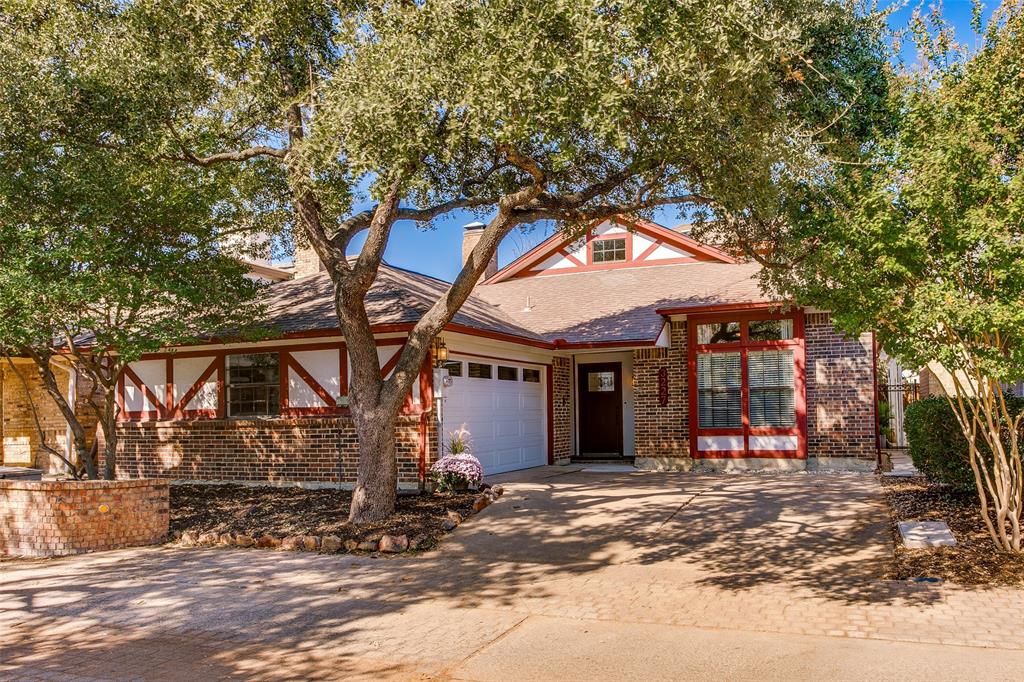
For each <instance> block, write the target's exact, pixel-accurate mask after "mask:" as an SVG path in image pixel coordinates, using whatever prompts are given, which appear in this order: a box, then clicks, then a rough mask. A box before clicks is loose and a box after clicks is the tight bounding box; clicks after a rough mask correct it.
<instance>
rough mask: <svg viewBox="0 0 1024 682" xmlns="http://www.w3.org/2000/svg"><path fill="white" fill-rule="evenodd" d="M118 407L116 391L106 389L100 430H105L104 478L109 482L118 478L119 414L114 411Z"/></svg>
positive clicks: (111, 388)
mask: <svg viewBox="0 0 1024 682" xmlns="http://www.w3.org/2000/svg"><path fill="white" fill-rule="evenodd" d="M116 405H117V402H116V396H115V389H114V388H113V387H110V388H104V391H103V410H102V412H101V413H100V428H101V429H102V430H103V477H104V478H106V479H107V480H108V481H113V480H115V479H116V478H117V414H116V413H115V411H114V410H115V407H116Z"/></svg>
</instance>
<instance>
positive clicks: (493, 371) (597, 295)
mask: <svg viewBox="0 0 1024 682" xmlns="http://www.w3.org/2000/svg"><path fill="white" fill-rule="evenodd" d="M478 232H479V226H476V225H471V226H468V227H467V230H466V237H465V239H466V240H467V243H470V242H472V241H473V240H474V239H478V238H479V234H478ZM464 250H465V249H464ZM296 262H297V264H298V265H299V266H300V267H299V268H298V270H299V272H298V273H297V275H298V276H296V278H295V279H293V280H291V281H287V282H282V283H280V284H277V285H274V286H273V287H272V288H271V290H270V291H271V293H270V295H269V297H268V310H269V313H268V320H267V322H268V324H269V325H272V326H273V327H274V328H275V329H276V330H277V331H278V332H279V336H278V337H277V338H276V339H274V340H271V341H263V342H259V343H254V344H249V345H242V344H234V345H231V346H220V345H216V344H211V345H208V346H202V347H191V348H182V349H167V351H166V352H164V353H159V354H154V355H151V356H145V357H143V358H142V359H141V360H140V361H138V362H136V363H132V364H131V365H130V366H129V369H128V370H127V371H126V373H125V376H124V378H123V380H122V382H121V389H120V392H119V396H120V408H121V420H122V421H121V425H120V430H119V435H120V444H119V455H118V457H119V460H118V472H119V474H120V475H122V476H125V477H133V478H134V477H143V476H153V477H156V476H159V477H166V478H171V479H177V480H229V481H242V482H246V483H258V482H270V483H281V484H294V483H302V484H311V485H343V486H348V485H351V484H352V482H353V479H354V476H355V470H356V461H357V443H356V437H355V433H354V429H353V427H352V423H351V420H350V417H349V416H348V408H347V405H348V402H347V401H348V397H347V390H348V386H347V383H348V382H347V378H346V377H347V376H348V372H349V370H348V368H347V362H348V359H347V350H346V347H345V343H344V339H342V338H340V337H339V336H338V333H337V320H336V318H335V317H334V309H333V288H332V285H331V282H330V278H329V277H328V276H327V273H325V272H322V271H320V268H319V267H318V264H317V262H316V261H315V258H313V257H312V256H311V255H310V253H308V252H302V253H300V254H299V256H298V257H297V259H296ZM757 272H758V269H757V266H756V265H753V264H750V263H742V262H738V261H736V260H735V259H734V258H732V257H731V256H730V255H729V254H726V253H723V252H721V251H718V250H717V249H715V248H713V247H709V246H706V245H703V244H700V243H698V242H695V241H694V240H692V239H691V238H689V236H688V235H687V234H686V233H685V232H682V231H679V230H668V229H667V228H663V227H661V226H657V225H654V224H652V223H645V222H642V221H630V220H625V219H623V220H613V221H606V222H605V223H601V224H600V225H596V226H594V227H593V228H592V229H591V231H590V232H589V233H588V235H587V236H586V237H585V238H583V239H582V240H578V241H575V242H571V241H567V240H565V239H564V238H563V237H562V236H561V235H558V234H556V235H555V236H553V237H551V238H550V239H548V240H547V241H545V242H543V243H542V244H540V245H538V246H537V247H535V248H534V249H533V250H532V251H530V252H528V253H527V254H525V255H524V256H522V257H520V258H518V259H517V260H516V261H514V262H512V263H510V264H508V265H506V266H505V267H504V268H500V269H497V268H495V269H493V270H492V271H491V272H489V273H488V276H487V278H486V279H485V281H484V282H482V283H481V284H480V285H478V287H477V289H476V290H475V291H474V294H473V295H472V296H471V297H470V299H469V300H468V301H467V303H466V304H465V305H464V306H463V308H462V309H461V310H460V312H459V313H458V315H456V317H455V318H454V319H453V320H452V323H451V324H450V325H449V326H448V328H447V329H446V330H445V332H444V333H443V338H444V341H445V342H446V343H447V348H449V349H450V350H451V354H450V357H449V358H448V359H447V360H446V361H444V362H440V361H438V362H437V363H430V362H428V363H427V364H425V366H424V368H423V371H422V375H421V377H420V381H419V382H417V384H416V386H415V388H414V391H413V394H412V395H410V397H409V402H408V405H407V409H406V410H405V411H404V413H403V416H402V417H401V420H400V425H399V429H398V443H397V444H396V445H397V457H398V463H399V483H400V485H401V486H402V487H410V488H411V487H415V486H418V485H422V484H423V483H424V480H425V477H426V474H427V472H428V470H429V467H430V466H431V464H432V463H433V462H434V460H435V459H436V458H437V456H438V453H439V452H441V451H442V450H443V447H444V444H443V443H442V441H443V440H444V439H445V438H447V435H446V434H447V433H448V432H450V431H452V430H454V429H455V428H458V427H459V426H460V425H462V424H466V425H467V427H468V428H469V429H470V431H471V433H472V434H473V438H474V446H475V448H476V449H475V450H474V452H475V453H477V454H478V456H480V458H481V460H482V461H483V462H484V466H485V470H486V471H487V472H489V473H500V472H503V471H510V470H514V469H517V468H525V467H528V466H537V465H540V464H565V463H568V462H570V461H573V460H576V459H584V460H585V459H587V458H598V459H602V460H608V459H621V460H623V461H626V462H630V463H634V464H635V466H637V467H638V468H644V469H667V470H683V471H688V470H691V469H713V470H720V469H735V468H774V469H784V470H794V469H843V470H850V469H854V470H864V469H871V468H873V467H874V466H875V463H876V461H877V457H878V440H877V425H876V424H877V415H876V398H875V395H874V392H875V382H874V376H875V363H876V352H875V351H876V349H875V348H874V342H873V337H872V335H871V334H865V335H862V336H861V337H859V338H855V339H849V338H844V337H843V336H842V335H840V334H838V333H837V332H836V331H835V329H834V328H833V327H832V324H831V321H830V319H829V316H828V314H827V313H823V312H821V311H815V310H808V309H802V308H799V307H793V306H788V305H786V304H785V303H783V302H779V301H773V300H772V299H771V298H770V297H767V296H766V295H765V294H764V293H763V292H762V290H761V288H760V285H759V283H758V280H757ZM374 287H375V288H373V289H371V291H370V293H369V295H368V301H372V305H368V312H369V313H370V315H371V322H372V324H373V325H374V328H375V332H376V333H377V337H378V356H379V358H380V363H381V369H382V373H383V375H384V376H387V375H388V374H389V372H390V371H391V370H392V368H393V367H394V363H395V362H397V358H398V355H399V354H400V353H401V352H402V348H403V346H404V343H405V340H404V334H405V332H406V331H407V330H408V329H409V328H411V327H412V325H413V324H414V323H415V321H416V320H417V319H418V318H419V316H420V315H422V313H423V312H424V311H425V310H426V309H427V308H429V306H430V305H431V304H432V303H433V301H434V300H436V298H437V297H439V296H442V295H444V292H445V291H446V289H447V283H444V282H440V281H439V280H434V279H432V278H429V277H426V276H423V275H419V274H417V273H412V272H409V271H405V270H400V269H398V268H393V267H391V266H382V268H381V271H380V275H379V277H378V281H377V282H376V283H375V284H374ZM716 330H718V332H721V333H718V332H716ZM713 332H715V333H713ZM709 334H710V336H709ZM432 359H436V358H432ZM238 363H241V364H238ZM261 363H263V364H261ZM268 363H269V364H268ZM432 364H437V365H438V366H437V367H436V368H435V367H432V366H431V365H432ZM261 367H262V369H261ZM262 374H266V376H262ZM240 377H241V378H240ZM5 385H6V386H8V387H9V385H10V381H9V380H8V381H6V382H5ZM3 390H4V391H5V393H4V395H5V399H4V406H3V407H4V409H5V410H6V413H5V414H4V416H3V418H2V420H0V421H2V423H4V424H5V429H6V431H5V440H4V442H5V451H4V459H5V461H7V460H8V459H9V458H12V457H16V456H17V455H16V454H12V453H17V445H15V446H14V447H12V448H8V447H7V446H6V443H8V440H9V438H11V437H13V436H14V434H15V433H16V432H17V431H19V430H24V427H23V423H22V422H19V421H18V420H19V419H21V420H23V414H22V413H23V410H19V409H18V408H17V399H16V398H13V397H10V396H8V393H9V392H10V391H9V389H8V388H5V389H3ZM12 395H13V394H12ZM239 396H243V397H241V398H240V397H239ZM246 396H247V397H246ZM253 396H257V397H253ZM12 409H14V410H15V411H16V412H17V413H18V415H17V416H11V414H12V412H11V411H12ZM261 410H262V412H261ZM8 434H10V435H8ZM54 435H57V434H56V432H55V434H54ZM26 437H29V436H26ZM10 442H12V443H15V441H10ZM18 442H20V441H18ZM30 449H31V448H30Z"/></svg>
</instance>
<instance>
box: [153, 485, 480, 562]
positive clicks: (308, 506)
mask: <svg viewBox="0 0 1024 682" xmlns="http://www.w3.org/2000/svg"><path fill="white" fill-rule="evenodd" d="M476 495H477V493H475V492H470V493H458V494H453V495H410V496H405V495H402V496H399V498H398V504H397V509H396V511H395V514H394V515H393V516H391V517H389V518H388V519H387V520H385V521H382V522H379V523H370V524H365V525H360V526H352V525H351V524H349V523H348V511H349V504H350V503H351V501H352V493H351V492H350V491H347V490H306V489H303V488H278V487H272V486H266V487H249V486H241V485H230V484H218V485H194V484H174V485H172V486H171V490H170V510H171V523H170V531H171V534H172V536H177V535H180V534H181V533H183V532H185V531H193V532H195V533H207V532H215V533H231V534H245V535H249V536H252V537H258V536H261V535H272V536H274V537H277V538H285V537H289V536H302V535H316V536H323V535H337V536H338V537H339V538H341V540H342V541H344V540H355V541H356V542H362V541H364V540H373V539H377V538H380V536H381V535H383V534H389V535H406V536H408V537H409V538H415V537H426V538H428V541H427V542H426V543H424V544H425V545H427V546H429V545H432V544H434V543H436V541H437V539H438V538H440V537H441V536H442V535H444V534H445V533H446V531H445V530H444V526H443V524H444V522H445V520H446V519H447V513H448V512H449V511H456V512H458V513H459V514H461V515H462V516H463V517H464V518H468V517H469V516H470V515H471V514H472V513H473V499H474V498H475V497H476ZM421 547H422V545H421Z"/></svg>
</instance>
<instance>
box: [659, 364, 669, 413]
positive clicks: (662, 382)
mask: <svg viewBox="0 0 1024 682" xmlns="http://www.w3.org/2000/svg"><path fill="white" fill-rule="evenodd" d="M658 405H660V406H661V407H668V368H667V367H662V368H661V369H659V370H658Z"/></svg>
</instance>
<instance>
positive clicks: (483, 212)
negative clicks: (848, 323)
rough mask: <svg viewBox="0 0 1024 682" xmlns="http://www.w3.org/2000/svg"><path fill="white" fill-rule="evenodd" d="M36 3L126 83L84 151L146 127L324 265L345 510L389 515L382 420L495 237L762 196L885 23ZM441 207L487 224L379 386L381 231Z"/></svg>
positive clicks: (352, 6) (850, 93)
mask: <svg viewBox="0 0 1024 682" xmlns="http://www.w3.org/2000/svg"><path fill="white" fill-rule="evenodd" d="M53 4H54V5H57V6H60V7H61V8H62V9H61V12H62V13H63V16H64V17H73V16H74V15H75V14H76V13H77V16H78V17H79V18H80V19H79V21H80V25H81V26H87V29H86V30H83V31H78V32H77V33H76V34H77V35H80V36H81V37H82V40H83V43H82V44H83V45H87V46H88V47H87V48H83V49H82V50H81V51H80V52H79V53H78V54H76V55H75V56H74V59H79V58H80V59H84V60H86V61H88V62H89V63H92V64H102V65H103V66H104V68H105V73H106V78H108V79H111V80H116V81H117V82H118V83H121V84H122V85H123V86H124V88H125V91H126V94H125V96H124V97H123V98H122V99H123V100H124V106H127V107H128V110H129V112H130V113H129V114H127V115H125V116H122V117H112V118H111V129H110V132H109V135H107V136H104V138H103V143H104V144H113V145H119V144H131V143H132V138H133V136H136V135H138V134H139V131H141V130H146V131H147V134H148V135H149V136H150V139H159V140H162V142H163V147H162V148H161V149H160V150H159V151H158V152H157V153H155V154H154V158H156V159H159V160H161V161H163V162H166V163H183V164H191V165H194V166H198V167H202V168H208V169H218V168H225V167H231V168H235V169H239V168H240V169H243V171H244V172H242V173H241V175H240V177H245V178H246V180H245V183H246V186H247V187H254V186H257V185H259V186H261V187H262V188H263V189H264V190H266V188H268V187H276V188H279V189H280V192H279V193H278V192H272V193H271V194H273V195H274V196H279V197H281V201H282V202H283V205H287V207H288V208H290V209H291V210H292V211H293V219H292V221H291V224H290V226H289V227H290V228H291V230H292V231H293V234H294V237H295V238H296V239H297V240H299V241H302V242H305V243H308V244H310V245H312V247H313V248H314V249H315V250H316V252H317V253H318V254H319V256H320V258H321V260H322V261H323V262H324V264H325V265H326V268H327V270H328V271H329V273H330V276H331V278H332V280H333V282H334V285H335V291H336V296H335V300H336V308H337V313H338V318H339V323H340V330H341V332H342V334H343V336H344V337H345V340H346V343H347V345H348V349H349V353H350V357H351V359H352V374H351V391H350V396H351V403H350V404H351V409H352V417H353V419H354V421H355V427H356V430H357V433H358V436H359V448H360V458H359V467H358V475H357V483H356V490H355V494H354V498H353V503H352V507H351V519H352V520H353V521H354V522H362V521H370V520H374V519H379V518H381V517H383V516H386V515H388V514H389V513H391V512H392V511H393V509H394V502H395V491H396V475H397V474H396V462H395V455H394V439H395V428H396V420H397V415H398V412H399V410H400V408H401V406H402V404H403V401H404V399H405V396H406V395H407V394H408V392H409V391H410V389H411V387H412V384H413V382H414V381H415V379H416V376H417V375H418V373H419V370H420V367H421V366H422V363H423V361H424V359H425V357H426V355H427V353H429V348H430V345H431V341H432V339H433V338H434V336H435V335H436V334H437V333H438V332H439V331H440V330H441V329H442V328H443V327H444V325H445V324H446V323H447V322H448V321H449V320H450V319H451V318H452V316H453V315H454V314H455V312H456V311H457V310H458V308H459V306H461V305H462V303H463V302H464V301H465V300H466V298H467V296H468V295H469V294H470V292H471V290H472V288H473V287H474V285H475V284H476V282H477V280H478V279H479V277H480V275H481V273H482V272H483V271H484V268H485V267H486V264H487V262H488V261H489V259H490V257H491V256H492V254H493V253H494V251H495V249H496V248H497V246H498V244H499V242H501V240H502V239H503V238H504V237H505V236H506V235H507V234H508V233H509V232H510V231H511V230H513V229H515V228H516V227H518V226H526V225H530V224H532V223H535V222H537V221H540V220H555V221H558V222H559V224H560V225H562V226H563V229H565V230H566V231H567V232H569V233H571V232H573V231H578V230H580V229H581V228H582V226H584V225H586V224H588V223H589V222H590V221H594V220H599V219H602V218H606V217H608V216H611V215H614V214H618V213H624V212H632V213H640V214H643V213H645V212H649V211H651V210H652V209H654V208H655V207H659V206H669V205H671V206H675V207H677V208H678V210H679V212H680V213H681V214H684V215H689V214H690V213H692V212H694V211H704V212H708V213H712V214H718V213H721V212H722V211H724V210H727V209H730V208H733V207H740V206H748V205H751V204H757V203H760V202H765V201H768V199H766V196H770V195H771V193H772V192H774V191H775V188H776V184H775V182H774V181H775V180H776V179H777V178H778V177H779V176H780V175H783V176H793V177H811V176H815V175H816V174H819V173H821V172H822V171H823V169H826V168H828V167H829V166H830V165H831V164H833V163H834V162H835V161H836V160H837V159H841V158H842V157H843V156H844V155H846V154H848V153H849V152H850V149H851V144H850V140H851V139H852V138H856V137H858V136H862V134H863V132H864V131H865V130H866V129H869V128H870V127H871V126H872V125H873V123H872V113H871V111H872V108H873V107H874V106H875V104H876V103H877V93H878V91H879V87H880V86H879V82H880V81H881V80H884V68H883V67H882V66H881V65H882V64H883V63H884V57H883V56H882V50H881V48H880V38H881V28H880V26H881V23H882V22H881V20H880V19H879V18H878V17H876V16H869V15H864V14H860V13H858V11H857V10H856V8H855V6H854V4H853V3H850V2H845V1H841V0H768V1H766V0H615V1H611V0H608V1H606V0H597V1H594V0H480V1H478V2H465V1H463V0H426V1H424V2H408V1H392V2H380V1H362V2H357V1H353V2H325V1H316V0H291V1H285V0H278V1H274V2H244V1H240V0H212V1H211V0H206V1H204V2H176V3H166V2H160V1H157V0H150V1H145V0H139V1H136V2H109V3H102V2H100V3H93V4H92V6H91V7H90V8H89V9H78V8H77V7H74V8H71V9H69V8H68V5H67V4H66V3H53ZM44 21H45V19H44ZM72 21H73V19H72ZM119 106H121V104H116V106H114V108H115V109H116V108H117V107H119ZM119 126H123V127H125V128H127V129H128V130H129V131H131V132H130V133H128V134H124V135H122V133H121V132H120V130H119ZM852 146H853V147H855V146H856V145H855V144H854V145H852ZM232 172H238V171H237V170H236V171H232ZM240 186H241V185H240ZM240 191H245V190H244V189H242V190H240ZM356 206H362V207H366V208H364V209H363V210H355V207H356ZM453 211H472V212H475V213H476V214H478V216H479V217H481V218H483V219H484V220H485V221H486V228H485V229H484V232H483V236H482V238H481V239H480V241H479V242H478V244H477V245H476V247H475V248H474V250H473V252H472V254H471V256H470V258H469V259H468V261H467V262H466V264H465V266H464V267H463V269H462V271H461V272H460V273H459V275H458V276H457V277H456V279H455V281H454V282H453V283H452V285H451V287H450V288H449V289H448V291H447V292H446V293H445V295H444V296H443V297H441V298H440V299H439V300H437V301H436V303H435V304H434V305H433V306H432V307H431V309H430V310H429V311H428V312H427V313H426V314H425V315H424V316H423V317H422V319H420V320H419V321H418V322H417V324H416V325H415V326H414V328H413V329H412V331H411V332H410V334H409V339H408V343H407V344H406V345H405V347H404V348H403V350H402V353H401V357H400V360H399V362H398V365H397V367H396V369H395V371H394V373H393V374H392V375H391V376H390V377H389V378H387V379H382V378H381V376H380V366H379V361H378V358H377V354H376V351H375V345H374V339H373V330H372V329H371V325H370V321H369V319H368V317H367V314H366V310H365V307H364V297H365V294H366V293H367V291H368V290H369V288H370V286H371V285H372V283H373V282H374V279H375V277H376V275H377V270H378V267H379V265H380V263H381V258H382V256H383V254H384V251H385V248H386V246H387V244H388V240H389V238H390V235H391V231H392V228H393V226H394V225H395V223H396V222H397V221H401V220H411V221H417V222H419V223H422V224H424V225H428V224H429V223H430V221H432V220H434V219H437V218H439V217H442V216H445V215H448V214H450V213H452V212H453ZM360 233H365V241H364V242H363V245H362V246H361V248H359V249H357V250H354V249H353V240H354V239H355V237H356V235H359V234H360Z"/></svg>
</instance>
